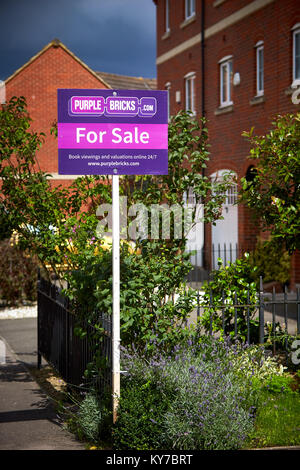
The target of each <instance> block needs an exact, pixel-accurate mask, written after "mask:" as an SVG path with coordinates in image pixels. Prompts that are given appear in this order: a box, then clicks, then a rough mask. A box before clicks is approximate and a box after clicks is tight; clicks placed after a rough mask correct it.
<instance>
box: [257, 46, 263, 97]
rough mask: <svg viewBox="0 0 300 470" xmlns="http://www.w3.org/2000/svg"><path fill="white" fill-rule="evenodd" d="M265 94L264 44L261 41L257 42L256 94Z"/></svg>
mask: <svg viewBox="0 0 300 470" xmlns="http://www.w3.org/2000/svg"><path fill="white" fill-rule="evenodd" d="M263 94H264V45H263V42H262V41H260V42H258V43H257V44H256V95H257V96H262V95H263Z"/></svg>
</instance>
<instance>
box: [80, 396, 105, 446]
mask: <svg viewBox="0 0 300 470" xmlns="http://www.w3.org/2000/svg"><path fill="white" fill-rule="evenodd" d="M101 421H102V416H101V411H100V403H99V400H98V398H97V396H96V395H95V394H94V393H89V394H87V395H86V396H85V398H84V399H83V400H82V402H81V403H80V406H79V412H78V425H79V427H80V428H81V430H82V432H83V434H84V436H85V437H86V438H87V439H88V440H89V441H97V439H98V438H99V434H100V425H101Z"/></svg>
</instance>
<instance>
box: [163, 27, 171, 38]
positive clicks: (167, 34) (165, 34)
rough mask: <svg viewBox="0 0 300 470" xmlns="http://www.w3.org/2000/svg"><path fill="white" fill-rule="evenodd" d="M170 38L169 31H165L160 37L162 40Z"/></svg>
mask: <svg viewBox="0 0 300 470" xmlns="http://www.w3.org/2000/svg"><path fill="white" fill-rule="evenodd" d="M170 36H171V30H170V29H169V31H166V32H165V33H164V34H163V35H162V37H161V39H162V40H164V39H167V38H169V37H170Z"/></svg>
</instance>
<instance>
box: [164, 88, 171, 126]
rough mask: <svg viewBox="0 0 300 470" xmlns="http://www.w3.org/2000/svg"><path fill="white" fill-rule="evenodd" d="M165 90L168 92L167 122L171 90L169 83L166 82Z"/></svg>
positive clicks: (169, 113) (169, 114)
mask: <svg viewBox="0 0 300 470" xmlns="http://www.w3.org/2000/svg"><path fill="white" fill-rule="evenodd" d="M165 90H166V91H167V92H168V121H169V120H170V116H171V112H170V90H171V83H170V82H168V83H166V84H165Z"/></svg>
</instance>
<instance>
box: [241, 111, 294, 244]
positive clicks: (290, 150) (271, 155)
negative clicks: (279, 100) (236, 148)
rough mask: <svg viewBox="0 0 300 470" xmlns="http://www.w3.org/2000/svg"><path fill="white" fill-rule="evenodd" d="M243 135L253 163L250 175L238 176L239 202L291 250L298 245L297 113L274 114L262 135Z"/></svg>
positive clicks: (275, 239)
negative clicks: (253, 160)
mask: <svg viewBox="0 0 300 470" xmlns="http://www.w3.org/2000/svg"><path fill="white" fill-rule="evenodd" d="M244 136H245V137H247V138H248V139H249V140H250V143H251V146H252V148H251V150H250V158H252V159H255V160H256V162H257V163H256V166H255V169H253V171H252V177H251V178H248V179H247V178H242V179H241V184H242V187H241V190H240V199H239V201H240V202H245V203H246V204H247V206H248V207H250V208H251V209H252V211H253V213H254V215H255V216H256V217H257V218H258V219H259V220H260V222H261V228H262V230H264V231H269V232H270V235H271V237H272V239H273V241H274V242H277V243H278V244H279V245H282V244H284V245H285V246H286V248H287V250H288V251H289V253H292V252H294V251H295V250H296V249H299V248H300V237H299V228H300V219H299V213H300V198H299V194H300V113H296V114H287V115H285V116H277V118H276V120H275V122H274V123H273V129H272V130H271V131H270V132H269V133H268V134H267V135H265V136H254V135H253V128H252V129H251V131H250V132H248V133H247V132H245V133H244Z"/></svg>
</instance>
